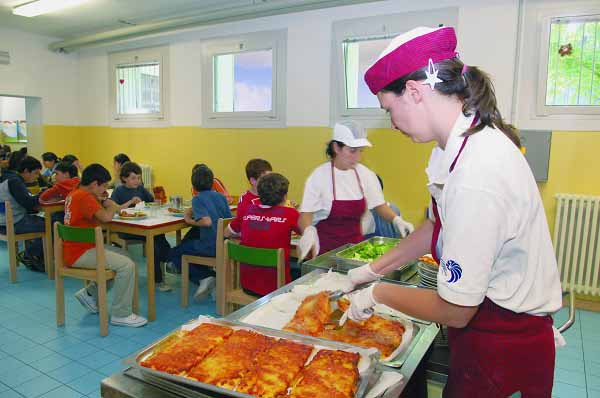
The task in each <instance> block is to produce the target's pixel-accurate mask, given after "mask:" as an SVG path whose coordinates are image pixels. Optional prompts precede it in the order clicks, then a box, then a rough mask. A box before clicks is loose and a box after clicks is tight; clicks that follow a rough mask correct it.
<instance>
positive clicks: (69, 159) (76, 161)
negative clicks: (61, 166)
mask: <svg viewBox="0 0 600 398" xmlns="http://www.w3.org/2000/svg"><path fill="white" fill-rule="evenodd" d="M62 160H63V162H69V163H73V164H74V165H75V167H77V170H79V171H83V165H82V164H81V162H80V161H79V158H78V157H77V156H75V155H71V154H69V155H65V156H63V158H62Z"/></svg>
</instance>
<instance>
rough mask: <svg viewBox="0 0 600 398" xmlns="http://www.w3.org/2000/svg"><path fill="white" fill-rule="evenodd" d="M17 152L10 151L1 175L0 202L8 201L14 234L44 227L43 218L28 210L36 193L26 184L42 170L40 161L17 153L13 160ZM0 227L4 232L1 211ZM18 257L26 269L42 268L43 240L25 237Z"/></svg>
mask: <svg viewBox="0 0 600 398" xmlns="http://www.w3.org/2000/svg"><path fill="white" fill-rule="evenodd" d="M18 153H19V151H17V152H13V156H11V160H10V169H9V170H5V171H4V172H3V173H2V177H0V202H1V203H4V202H5V201H8V202H10V204H11V207H12V211H13V218H14V223H15V224H14V225H15V232H16V233H17V234H23V233H28V232H43V231H44V230H45V227H44V219H43V218H42V217H39V216H37V215H35V214H29V213H32V212H34V211H35V209H36V208H37V206H38V196H37V195H32V194H31V193H30V192H29V190H28V189H27V186H26V184H27V183H30V182H34V181H37V179H38V177H39V176H40V172H41V171H42V164H41V163H40V162H39V160H37V159H35V158H33V157H31V156H25V157H19V162H18V164H15V163H16V161H15V159H16V156H15V154H18ZM23 153H25V152H23ZM0 230H1V231H2V233H6V216H5V214H4V213H0ZM17 258H18V260H19V261H20V262H21V263H23V264H24V265H25V266H26V267H28V268H29V269H32V270H34V271H40V272H44V250H43V246H42V240H41V239H40V238H38V239H34V240H27V241H25V251H24V252H20V253H19V254H18V255H17Z"/></svg>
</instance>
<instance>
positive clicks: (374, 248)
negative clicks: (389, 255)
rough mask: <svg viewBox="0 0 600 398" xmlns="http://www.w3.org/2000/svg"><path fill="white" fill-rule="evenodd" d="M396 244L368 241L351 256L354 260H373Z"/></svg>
mask: <svg viewBox="0 0 600 398" xmlns="http://www.w3.org/2000/svg"><path fill="white" fill-rule="evenodd" d="M395 246H396V245H395V244H392V243H371V242H369V243H367V244H365V245H364V246H363V247H361V248H359V249H357V250H356V251H355V252H354V253H352V255H351V256H349V257H348V258H351V259H353V260H362V261H372V260H375V259H376V258H377V257H379V256H381V255H382V254H384V253H386V252H388V251H390V250H391V249H393V248H394V247H395Z"/></svg>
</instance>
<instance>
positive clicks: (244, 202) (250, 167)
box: [237, 159, 273, 215]
mask: <svg viewBox="0 0 600 398" xmlns="http://www.w3.org/2000/svg"><path fill="white" fill-rule="evenodd" d="M272 171H273V168H272V167H271V163H269V162H267V161H266V160H264V159H251V160H249V161H248V163H246V178H247V179H248V182H249V183H250V189H248V190H247V191H246V192H244V193H243V194H242V195H241V196H240V200H239V202H238V208H237V214H238V215H239V214H240V213H243V211H244V208H245V207H247V206H248V205H250V204H251V203H252V202H253V201H255V200H257V199H258V191H257V188H256V186H257V184H258V179H259V178H260V177H262V176H264V175H266V174H268V173H270V172H272Z"/></svg>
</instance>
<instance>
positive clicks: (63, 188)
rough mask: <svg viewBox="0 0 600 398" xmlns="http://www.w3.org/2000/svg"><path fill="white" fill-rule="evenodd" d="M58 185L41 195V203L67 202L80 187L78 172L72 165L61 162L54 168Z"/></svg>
mask: <svg viewBox="0 0 600 398" xmlns="http://www.w3.org/2000/svg"><path fill="white" fill-rule="evenodd" d="M53 170H54V174H55V181H56V183H55V184H54V185H53V186H52V188H48V189H47V190H45V191H44V192H42V193H41V194H40V202H42V203H51V202H59V201H61V200H65V199H66V198H67V195H69V193H71V191H73V190H74V189H75V188H76V187H77V185H79V181H80V180H79V177H78V174H79V173H78V170H77V167H75V165H74V164H72V163H67V162H59V163H57V164H56V166H54V167H53Z"/></svg>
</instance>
